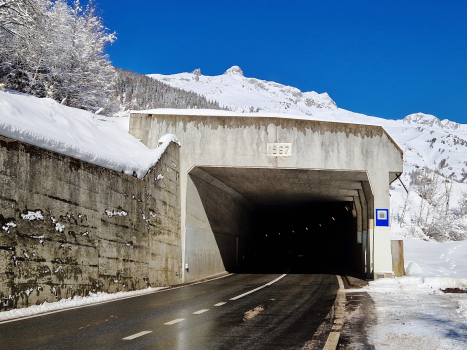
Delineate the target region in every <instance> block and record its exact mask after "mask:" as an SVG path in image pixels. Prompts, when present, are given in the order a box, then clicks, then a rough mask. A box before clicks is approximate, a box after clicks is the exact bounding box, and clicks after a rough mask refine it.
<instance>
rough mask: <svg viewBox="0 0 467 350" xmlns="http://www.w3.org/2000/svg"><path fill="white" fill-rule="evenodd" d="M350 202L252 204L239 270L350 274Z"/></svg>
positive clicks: (352, 225)
mask: <svg viewBox="0 0 467 350" xmlns="http://www.w3.org/2000/svg"><path fill="white" fill-rule="evenodd" d="M351 208H352V203H351V202H316V203H305V204H301V205H297V204H295V205H294V204H291V205H256V206H254V210H253V211H252V213H251V237H252V241H253V242H252V243H253V244H252V247H251V251H250V254H251V256H250V259H251V261H250V262H248V261H246V263H245V265H244V266H241V267H240V268H239V271H242V270H243V271H251V272H259V273H279V272H282V271H289V272H290V273H332V274H336V273H343V272H344V271H345V270H346V271H349V270H352V269H353V270H355V269H356V268H357V266H354V264H353V262H355V261H356V260H358V259H356V258H355V257H354V256H353V255H354V253H355V251H354V249H351V247H352V246H353V245H354V242H352V237H353V232H354V230H355V227H354V217H353V215H352V209H351Z"/></svg>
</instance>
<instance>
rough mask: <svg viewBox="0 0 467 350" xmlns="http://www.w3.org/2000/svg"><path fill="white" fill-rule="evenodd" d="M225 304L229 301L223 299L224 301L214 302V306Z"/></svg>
mask: <svg viewBox="0 0 467 350" xmlns="http://www.w3.org/2000/svg"><path fill="white" fill-rule="evenodd" d="M224 304H227V302H226V301H222V302H220V303H217V304H214V306H222V305H224Z"/></svg>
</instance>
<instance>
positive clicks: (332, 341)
mask: <svg viewBox="0 0 467 350" xmlns="http://www.w3.org/2000/svg"><path fill="white" fill-rule="evenodd" d="M339 336H340V333H339V332H331V333H329V336H328V340H327V342H326V345H324V348H323V350H335V349H336V347H337V343H338V342H339Z"/></svg>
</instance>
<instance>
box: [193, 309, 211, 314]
mask: <svg viewBox="0 0 467 350" xmlns="http://www.w3.org/2000/svg"><path fill="white" fill-rule="evenodd" d="M206 311H209V309H202V310H198V311H195V312H193V315H200V314H202V313H205V312H206Z"/></svg>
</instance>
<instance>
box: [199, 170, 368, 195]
mask: <svg viewBox="0 0 467 350" xmlns="http://www.w3.org/2000/svg"><path fill="white" fill-rule="evenodd" d="M194 170H195V171H194V172H193V171H192V172H193V173H194V174H195V175H196V172H199V170H201V171H202V172H204V173H207V174H209V175H210V176H212V177H213V178H215V179H217V180H218V181H220V182H222V183H223V184H225V185H227V186H228V187H230V188H232V189H233V190H235V191H236V192H238V193H239V194H241V195H242V196H243V197H244V198H245V199H247V200H248V201H249V202H251V203H258V204H284V203H303V202H320V201H352V200H353V197H354V196H358V192H357V190H359V189H361V188H362V184H361V182H362V181H368V177H367V174H366V172H363V171H362V172H357V171H330V170H305V169H271V168H225V167H199V168H195V169H194ZM203 177H205V176H203Z"/></svg>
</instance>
